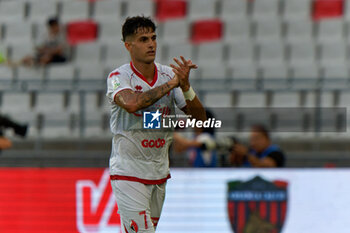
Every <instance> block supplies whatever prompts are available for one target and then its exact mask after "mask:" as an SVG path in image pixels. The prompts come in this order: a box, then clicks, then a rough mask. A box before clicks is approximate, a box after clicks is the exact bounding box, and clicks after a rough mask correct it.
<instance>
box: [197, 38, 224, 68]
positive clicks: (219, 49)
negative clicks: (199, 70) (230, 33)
mask: <svg viewBox="0 0 350 233" xmlns="http://www.w3.org/2000/svg"><path fill="white" fill-rule="evenodd" d="M196 48H197V56H196V57H195V59H196V62H197V63H198V65H199V66H207V65H210V64H213V61H216V63H221V62H222V61H223V59H224V44H223V43H222V42H213V43H204V44H199V45H198V46H197V47H196Z"/></svg>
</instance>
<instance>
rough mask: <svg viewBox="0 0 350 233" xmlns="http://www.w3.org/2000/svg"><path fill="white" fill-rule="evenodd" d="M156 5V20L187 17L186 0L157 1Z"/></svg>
mask: <svg viewBox="0 0 350 233" xmlns="http://www.w3.org/2000/svg"><path fill="white" fill-rule="evenodd" d="M156 4H157V5H156V18H157V20H158V21H166V20H174V19H181V18H185V17H186V9H187V1H185V0H157V1H156Z"/></svg>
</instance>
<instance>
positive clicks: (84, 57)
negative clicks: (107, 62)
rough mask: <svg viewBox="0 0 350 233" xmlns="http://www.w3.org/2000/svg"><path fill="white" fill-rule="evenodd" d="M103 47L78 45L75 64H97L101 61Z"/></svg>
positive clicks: (89, 44)
mask: <svg viewBox="0 0 350 233" xmlns="http://www.w3.org/2000/svg"><path fill="white" fill-rule="evenodd" d="M101 50H102V47H101V44H100V43H97V42H91V43H84V44H78V45H77V46H76V47H75V63H76V64H81V63H96V62H100V61H101V55H102V52H101Z"/></svg>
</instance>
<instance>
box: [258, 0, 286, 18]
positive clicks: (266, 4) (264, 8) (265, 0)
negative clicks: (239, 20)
mask: <svg viewBox="0 0 350 233" xmlns="http://www.w3.org/2000/svg"><path fill="white" fill-rule="evenodd" d="M279 2H280V1H279V0H258V1H253V2H252V3H253V11H252V17H253V19H255V20H258V21H259V20H261V19H263V18H265V17H268V18H271V16H273V17H275V18H276V19H277V18H278V15H279Z"/></svg>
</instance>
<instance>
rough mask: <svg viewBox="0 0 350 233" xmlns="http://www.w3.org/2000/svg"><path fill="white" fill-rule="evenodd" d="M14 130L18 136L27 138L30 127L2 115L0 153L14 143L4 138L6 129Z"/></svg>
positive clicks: (0, 120)
mask: <svg viewBox="0 0 350 233" xmlns="http://www.w3.org/2000/svg"><path fill="white" fill-rule="evenodd" d="M6 128H12V129H13V131H14V132H15V134H16V135H19V136H21V137H25V136H26V135H27V130H28V125H21V124H19V123H17V122H15V121H13V120H11V119H10V118H8V117H5V116H2V115H0V151H1V150H4V149H8V148H10V147H11V146H12V142H11V141H10V140H9V139H8V138H6V137H5V136H4V131H3V130H4V129H6Z"/></svg>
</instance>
